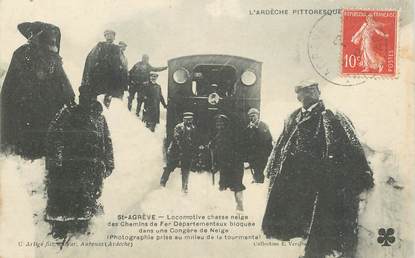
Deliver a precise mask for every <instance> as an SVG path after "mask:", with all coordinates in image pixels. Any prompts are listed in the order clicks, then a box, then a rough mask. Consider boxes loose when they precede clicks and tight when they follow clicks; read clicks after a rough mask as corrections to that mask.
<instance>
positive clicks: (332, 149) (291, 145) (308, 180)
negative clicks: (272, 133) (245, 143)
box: [262, 81, 373, 258]
mask: <svg viewBox="0 0 415 258" xmlns="http://www.w3.org/2000/svg"><path fill="white" fill-rule="evenodd" d="M295 92H296V93H297V99H298V100H299V101H300V102H301V103H302V107H301V108H299V109H297V110H296V111H294V112H293V113H292V114H291V115H290V116H289V117H288V119H287V120H286V121H285V124H284V130H283V132H282V134H281V135H280V137H279V138H278V141H277V143H276V145H275V146H274V148H273V150H272V152H271V155H270V158H269V161H268V164H267V168H266V171H267V175H268V177H270V179H271V180H270V181H271V182H270V192H269V198H268V203H267V207H266V210H265V214H264V217H263V221H262V230H263V232H264V234H265V235H266V236H267V237H268V238H277V239H280V240H284V241H287V240H289V239H291V238H296V237H302V238H308V241H307V244H306V247H305V256H304V257H306V258H324V257H326V255H335V257H340V256H337V255H343V256H341V257H354V253H355V250H356V245H357V230H358V228H357V215H358V208H359V194H360V193H362V192H363V191H365V190H367V189H370V188H371V187H373V175H372V172H371V169H370V167H369V165H368V162H367V160H366V156H365V153H364V151H363V148H362V145H361V144H360V142H359V139H358V138H357V136H356V132H355V129H354V127H353V125H352V123H351V121H350V120H349V118H348V117H346V116H345V115H344V114H342V113H340V112H334V111H332V110H330V109H327V108H326V107H325V105H324V103H323V101H322V100H320V90H319V87H318V84H317V83H315V82H311V81H304V82H301V83H300V84H299V85H297V86H296V88H295Z"/></svg>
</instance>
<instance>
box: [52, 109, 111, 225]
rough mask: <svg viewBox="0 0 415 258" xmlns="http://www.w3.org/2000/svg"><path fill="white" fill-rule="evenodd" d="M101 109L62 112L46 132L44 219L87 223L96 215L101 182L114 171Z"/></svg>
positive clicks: (107, 132) (109, 140)
mask: <svg viewBox="0 0 415 258" xmlns="http://www.w3.org/2000/svg"><path fill="white" fill-rule="evenodd" d="M101 112H102V106H101V104H100V103H98V102H94V103H93V104H92V105H91V106H90V107H84V106H81V105H77V106H72V107H68V108H65V109H63V110H62V111H61V112H60V113H59V114H58V115H57V117H56V118H55V119H54V120H53V122H52V123H51V125H50V128H49V131H48V138H47V156H46V170H47V175H46V189H47V196H48V200H47V207H46V218H47V219H48V220H57V219H59V218H65V219H67V220H71V219H80V218H81V219H90V218H91V216H93V215H94V214H95V213H96V212H97V208H98V203H97V199H98V198H99V197H100V196H101V192H102V182H103V179H104V178H105V177H107V176H109V175H110V174H111V173H112V170H113V169H114V157H113V148H112V141H111V137H110V133H109V130H108V126H107V123H106V121H105V118H104V117H103V116H102V115H101Z"/></svg>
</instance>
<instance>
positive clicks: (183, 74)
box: [173, 68, 190, 84]
mask: <svg viewBox="0 0 415 258" xmlns="http://www.w3.org/2000/svg"><path fill="white" fill-rule="evenodd" d="M189 77H190V74H189V71H187V70H186V69H185V68H180V69H178V70H176V71H175V72H174V73H173V80H174V81H175V82H176V83H178V84H183V83H185V82H187V80H189Z"/></svg>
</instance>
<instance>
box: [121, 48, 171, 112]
mask: <svg viewBox="0 0 415 258" xmlns="http://www.w3.org/2000/svg"><path fill="white" fill-rule="evenodd" d="M149 60H150V58H149V56H148V55H146V54H144V55H143V57H142V59H141V61H140V62H137V63H136V64H135V65H134V66H133V67H132V68H131V70H130V72H129V81H130V82H129V88H128V92H129V96H128V110H130V111H131V108H132V104H133V99H134V96H135V95H136V94H137V108H136V111H135V113H136V115H137V116H139V114H140V111H141V105H142V104H143V101H144V88H145V86H146V84H147V83H148V81H149V80H150V73H151V72H161V71H164V70H166V69H167V66H163V67H153V66H152V65H151V64H150V63H149Z"/></svg>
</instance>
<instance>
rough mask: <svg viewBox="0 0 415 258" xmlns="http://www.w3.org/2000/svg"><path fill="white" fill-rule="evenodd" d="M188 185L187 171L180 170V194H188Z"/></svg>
mask: <svg viewBox="0 0 415 258" xmlns="http://www.w3.org/2000/svg"><path fill="white" fill-rule="evenodd" d="M188 184H189V171H188V170H182V192H183V193H185V194H187V193H188Z"/></svg>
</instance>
